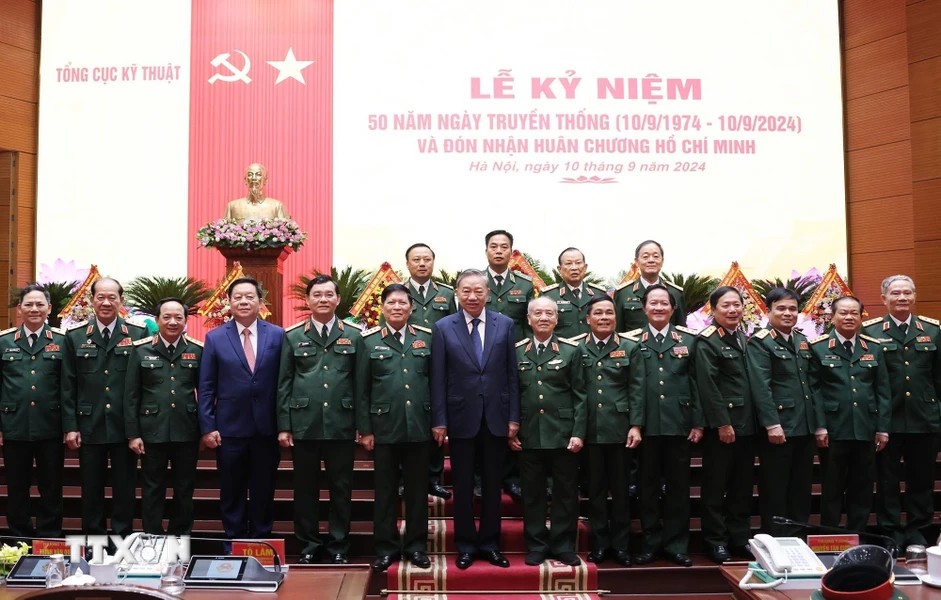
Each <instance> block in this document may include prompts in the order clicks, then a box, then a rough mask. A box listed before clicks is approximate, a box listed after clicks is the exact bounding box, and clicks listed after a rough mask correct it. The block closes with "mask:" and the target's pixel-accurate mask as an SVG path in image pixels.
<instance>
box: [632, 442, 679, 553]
mask: <svg viewBox="0 0 941 600" xmlns="http://www.w3.org/2000/svg"><path fill="white" fill-rule="evenodd" d="M639 454H640V492H639V500H640V525H641V528H642V529H643V532H644V535H643V540H641V547H642V548H643V551H644V552H651V553H657V552H659V551H660V550H665V551H666V552H669V553H671V554H687V553H688V552H689V457H690V442H689V441H688V440H687V439H686V438H685V437H683V436H678V435H652V436H647V437H645V438H644V443H643V444H641V445H640V448H639ZM661 481H665V482H666V485H667V489H666V495H665V496H664V497H663V499H662V500H661V498H660V482H661Z"/></svg>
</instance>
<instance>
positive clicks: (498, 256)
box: [484, 229, 534, 341]
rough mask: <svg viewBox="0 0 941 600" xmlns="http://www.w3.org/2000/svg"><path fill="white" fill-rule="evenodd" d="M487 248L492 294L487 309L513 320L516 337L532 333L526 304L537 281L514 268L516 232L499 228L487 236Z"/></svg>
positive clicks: (519, 337) (530, 298) (517, 338)
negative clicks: (511, 261)
mask: <svg viewBox="0 0 941 600" xmlns="http://www.w3.org/2000/svg"><path fill="white" fill-rule="evenodd" d="M484 240H485V244H486V251H487V285H488V287H489V288H490V296H489V297H488V298H487V308H488V309H490V310H495V311H497V312H498V313H500V314H503V315H506V316H508V317H510V318H511V319H513V325H514V326H515V327H516V340H517V341H519V340H521V339H523V338H525V337H526V336H528V335H529V324H528V321H527V320H526V307H527V306H528V305H529V301H530V300H532V299H533V296H534V292H533V281H532V279H531V278H530V277H528V276H527V275H524V274H523V273H518V272H515V271H513V270H512V269H510V268H509V267H510V258H512V256H513V235H512V234H511V233H510V232H509V231H504V230H503V229H497V230H495V231H491V232H490V233H488V234H487V235H486V236H485V237H484Z"/></svg>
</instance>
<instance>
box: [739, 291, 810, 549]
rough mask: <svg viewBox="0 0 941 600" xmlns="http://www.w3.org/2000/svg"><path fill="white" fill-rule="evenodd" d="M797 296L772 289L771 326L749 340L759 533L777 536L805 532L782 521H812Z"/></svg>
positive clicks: (806, 378) (805, 358) (768, 302)
mask: <svg viewBox="0 0 941 600" xmlns="http://www.w3.org/2000/svg"><path fill="white" fill-rule="evenodd" d="M797 301H798V296H797V293H796V292H794V291H793V290H789V289H785V288H774V289H772V290H770V291H769V292H768V294H767V296H766V297H765V306H767V307H768V327H767V328H765V329H761V330H759V331H757V332H756V333H755V335H753V336H752V338H751V339H750V340H749V341H748V345H747V348H746V353H747V355H748V380H749V382H750V383H751V393H752V399H753V400H754V403H755V412H756V414H757V415H758V424H759V425H761V428H763V429H764V430H765V432H766V434H765V435H762V434H761V433H758V434H756V435H757V446H758V456H759V459H760V460H759V462H760V468H759V470H758V491H759V503H760V507H761V508H760V510H761V528H762V529H763V530H764V531H766V532H767V533H769V534H771V535H773V536H775V537H784V536H797V535H799V534H800V533H801V532H800V531H799V530H795V529H794V528H793V527H789V526H787V525H776V524H775V523H774V522H773V520H772V517H774V516H781V517H786V518H788V519H793V520H795V521H800V522H801V523H806V522H807V520H808V519H809V518H810V498H811V489H810V488H811V484H812V483H813V468H814V454H815V446H814V432H815V431H816V429H817V422H816V415H815V413H814V404H813V393H812V391H811V388H810V366H809V365H810V356H811V353H810V346H808V344H807V338H806V337H804V335H803V334H802V333H801V332H800V331H799V330H798V329H797V328H796V327H795V325H797V315H798V309H797Z"/></svg>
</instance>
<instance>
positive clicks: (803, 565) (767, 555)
mask: <svg viewBox="0 0 941 600" xmlns="http://www.w3.org/2000/svg"><path fill="white" fill-rule="evenodd" d="M748 545H749V547H750V548H751V551H752V554H754V555H755V559H756V560H757V561H758V564H760V565H761V566H762V568H763V569H764V570H765V572H766V573H768V575H771V576H772V577H778V578H779V579H777V580H775V581H772V582H769V583H748V580H749V579H750V578H751V575H752V571H751V570H749V571H748V573H746V574H745V577H743V578H742V581H741V582H739V587H741V588H742V589H767V588H773V587H776V586H778V585H780V584H781V583H783V582H784V581H785V580H786V579H787V578H788V577H821V576H823V574H824V573H826V572H827V568H826V567H825V566H824V564H823V563H822V562H820V559H819V558H817V555H816V554H814V552H813V551H812V550H811V549H810V548H809V547H808V546H807V544H805V543H804V540H802V539H800V538H796V537H781V538H774V537H771V536H770V535H767V534H764V533H759V534H758V535H756V536H755V537H754V538H753V539H752V540H751V541H749V543H748Z"/></svg>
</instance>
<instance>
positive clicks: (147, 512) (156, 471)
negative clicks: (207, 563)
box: [124, 298, 203, 535]
mask: <svg viewBox="0 0 941 600" xmlns="http://www.w3.org/2000/svg"><path fill="white" fill-rule="evenodd" d="M186 314H187V307H186V305H184V304H183V301H182V300H180V299H179V298H164V299H162V300H161V301H160V302H159V303H158V304H157V335H155V336H153V337H152V338H144V339H142V340H138V341H136V342H134V353H133V354H132V355H131V358H130V360H129V361H128V369H127V383H126V385H125V390H124V418H125V421H126V422H125V426H124V427H125V430H126V431H127V437H128V440H129V441H128V447H129V448H130V449H131V450H133V451H134V452H135V453H136V454H137V455H138V456H140V461H141V505H142V518H143V524H144V532H146V533H152V534H154V535H166V534H169V535H189V534H191V533H192V531H193V491H194V489H195V487H196V461H197V459H198V455H199V438H200V435H199V417H198V415H197V414H196V410H197V409H196V389H197V388H198V387H199V361H200V359H201V358H202V354H203V345H202V343H200V342H197V341H196V340H193V339H191V338H188V337H186V336H185V335H183V330H184V328H185V327H186ZM168 467H172V469H170V468H168ZM168 473H169V474H172V477H173V503H172V504H171V508H170V510H169V511H168V512H169V515H168V516H169V526H168V527H167V529H166V530H164V528H163V517H164V506H165V504H166V496H167V478H168Z"/></svg>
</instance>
